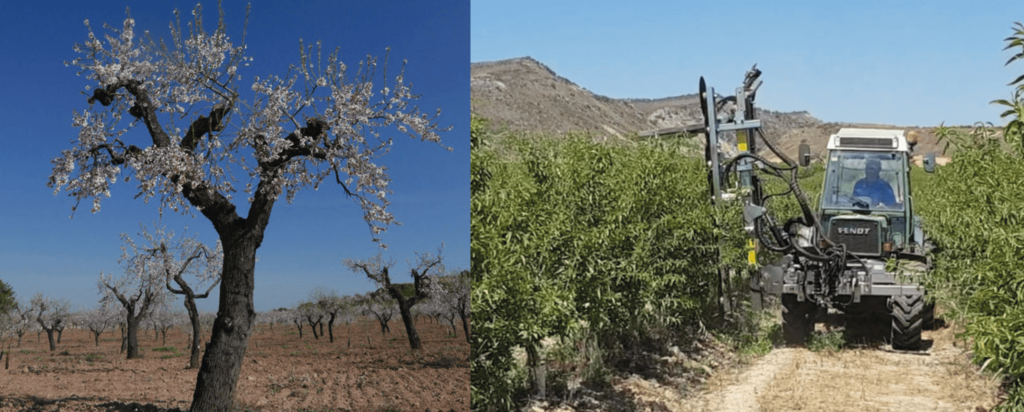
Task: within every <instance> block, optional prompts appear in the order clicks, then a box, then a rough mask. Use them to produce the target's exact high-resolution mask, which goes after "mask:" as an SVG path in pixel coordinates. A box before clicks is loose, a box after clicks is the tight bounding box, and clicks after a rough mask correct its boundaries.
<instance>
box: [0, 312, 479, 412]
mask: <svg viewBox="0 0 1024 412" xmlns="http://www.w3.org/2000/svg"><path fill="white" fill-rule="evenodd" d="M390 326H391V332H390V333H387V334H386V335H384V336H382V335H381V333H380V327H379V324H378V323H377V322H376V321H372V322H371V321H370V320H368V319H363V320H361V321H360V322H357V323H354V324H353V325H352V326H351V328H347V327H346V326H345V325H340V326H339V325H335V330H334V343H333V344H332V343H330V342H329V341H328V339H327V338H326V337H324V338H321V339H319V340H315V339H314V338H313V334H312V333H311V332H310V330H309V327H308V326H306V327H305V328H304V330H303V338H302V340H299V337H298V334H297V330H296V328H295V327H294V326H291V325H284V324H279V325H276V326H274V329H273V332H271V330H270V329H269V328H267V327H266V326H260V327H258V328H257V330H256V331H255V332H254V335H253V338H252V339H250V340H249V349H248V350H247V352H246V355H245V360H244V363H243V366H242V372H241V374H240V376H239V380H238V386H237V388H236V397H235V403H236V405H237V406H239V407H241V408H245V409H255V410H268V411H271V410H272V411H291V410H300V409H316V410H358V411H373V410H403V411H406V410H408V411H412V410H415V411H424V410H429V411H448V410H456V411H468V410H469V362H468V361H467V359H468V358H469V344H468V343H467V342H466V339H465V337H464V336H462V331H461V327H460V328H458V329H459V337H457V338H454V337H449V336H447V335H446V329H444V328H442V327H441V326H439V325H437V324H436V323H430V322H427V321H426V320H421V321H420V322H417V325H416V326H417V331H418V332H419V334H420V338H421V340H422V342H423V346H424V350H423V351H422V353H420V354H414V353H412V351H410V350H409V341H408V339H407V338H406V335H405V331H404V328H403V327H402V325H401V321H400V320H398V319H396V320H394V321H393V322H391V324H390ZM326 331H327V329H326V328H324V332H326ZM447 331H450V328H448V329H447ZM208 333H209V332H207V337H208V336H209V335H208ZM367 339H369V341H367ZM186 340H187V336H186V335H185V334H183V333H182V332H180V331H178V330H173V331H170V332H168V334H167V344H166V345H164V344H163V342H162V340H159V339H158V340H154V339H153V331H152V330H149V331H140V336H139V346H140V347H139V349H140V352H142V353H143V354H144V355H145V358H144V359H135V360H131V361H128V360H126V359H125V358H124V355H122V354H119V350H120V332H116V331H115V332H114V333H113V334H112V333H110V332H107V333H105V334H103V335H102V336H101V338H100V346H99V347H96V346H94V345H95V343H94V340H93V335H92V333H90V332H89V331H87V330H65V331H64V336H63V340H62V343H60V344H58V345H57V350H56V351H55V352H50V351H49V350H48V349H49V347H48V344H47V341H46V336H45V334H44V335H42V339H41V340H40V341H37V340H36V335H35V334H27V335H25V337H24V339H23V341H22V345H21V347H15V348H14V349H13V352H14V353H13V356H11V361H10V369H7V370H4V369H2V368H0V411H15V410H28V409H31V410H40V411H43V410H45V411H51V410H54V411H55V410H96V411H99V410H104V411H106V410H108V407H100V406H98V405H101V404H104V403H107V402H111V401H117V402H124V403H130V402H138V403H140V404H152V405H156V406H159V407H160V408H173V407H178V408H182V409H187V408H188V406H189V404H190V402H191V399H192V391H193V390H194V388H195V382H196V375H197V373H198V372H197V370H195V369H192V370H187V369H185V366H187V364H188V354H187V353H186V352H185V350H186V349H187V345H188V343H187V341H186ZM349 342H351V344H350V343H349ZM164 346H170V347H175V348H176V349H177V353H178V354H180V355H178V356H175V353H174V352H164V351H153V349H154V348H157V347H164ZM5 358H6V355H5ZM5 360H6V359H5ZM56 400H61V401H60V402H54V401H56Z"/></svg>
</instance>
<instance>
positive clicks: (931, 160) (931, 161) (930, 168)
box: [924, 153, 935, 173]
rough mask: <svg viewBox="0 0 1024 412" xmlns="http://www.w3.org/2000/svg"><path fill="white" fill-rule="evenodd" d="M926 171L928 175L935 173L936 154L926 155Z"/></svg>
mask: <svg viewBox="0 0 1024 412" xmlns="http://www.w3.org/2000/svg"><path fill="white" fill-rule="evenodd" d="M924 171H925V172H928V173H935V153H928V154H926V155H924Z"/></svg>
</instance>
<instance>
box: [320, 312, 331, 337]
mask: <svg viewBox="0 0 1024 412" xmlns="http://www.w3.org/2000/svg"><path fill="white" fill-rule="evenodd" d="M320 334H321V335H323V334H324V330H323V329H320ZM327 334H328V335H329V336H330V337H331V343H334V314H333V313H332V314H331V319H330V320H328V321H327Z"/></svg>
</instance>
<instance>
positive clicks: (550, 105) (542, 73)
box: [470, 57, 942, 158]
mask: <svg viewBox="0 0 1024 412" xmlns="http://www.w3.org/2000/svg"><path fill="white" fill-rule="evenodd" d="M470 85H471V95H472V110H473V112H474V113H476V114H477V115H479V116H482V117H485V118H487V119H490V120H491V121H492V123H493V124H494V125H495V126H496V127H505V128H508V129H510V130H525V131H537V132H549V133H555V134H560V133H564V132H567V131H573V130H581V131H589V132H592V133H594V134H595V135H597V136H604V137H613V136H614V137H618V138H623V137H626V136H629V135H632V134H635V133H640V132H643V131H647V130H654V129H664V128H670V127H679V126H685V125H688V124H696V123H702V122H703V119H702V116H701V113H700V104H699V102H698V99H697V94H689V95H682V96H675V97H665V98H659V99H612V98H609V97H605V96H601V95H597V94H594V93H593V92H591V91H589V90H587V89H585V88H583V87H580V86H579V85H577V84H575V83H573V82H572V81H570V80H569V79H566V78H564V77H561V76H559V75H558V74H556V73H555V72H554V71H553V70H551V69H550V68H548V67H547V66H545V65H544V64H543V63H541V62H539V61H537V60H534V59H533V58H530V57H521V58H515V59H509V60H501V61H496V62H483V63H473V64H472V65H471V78H470ZM758 118H759V119H761V122H762V124H763V125H764V132H765V134H766V135H767V136H768V137H769V138H770V139H773V141H774V142H776V144H777V145H778V146H780V148H781V149H782V150H785V151H786V152H787V153H789V154H790V155H791V156H793V157H794V158H795V156H796V148H797V146H798V145H799V144H800V141H801V140H804V139H806V140H807V142H808V144H809V145H810V146H811V149H812V152H813V153H815V154H817V155H820V154H821V153H824V150H825V145H826V143H827V140H828V136H829V135H830V134H833V133H835V132H837V131H838V130H839V129H840V128H841V127H876V128H897V129H903V130H918V131H919V132H920V133H921V136H922V140H923V141H922V144H921V145H919V146H918V148H917V150H916V152H917V153H925V152H939V151H941V149H942V148H941V147H940V146H939V145H938V144H937V141H936V138H935V136H934V133H933V128H920V127H901V126H894V125H868V124H853V123H823V122H821V121H820V120H818V119H816V118H815V117H814V116H812V115H811V114H810V113H809V112H807V111H796V112H776V111H772V110H768V109H765V108H758ZM762 149H763V148H762Z"/></svg>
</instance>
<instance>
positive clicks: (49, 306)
mask: <svg viewBox="0 0 1024 412" xmlns="http://www.w3.org/2000/svg"><path fill="white" fill-rule="evenodd" d="M32 310H33V312H34V313H35V318H36V322H37V323H38V324H39V328H40V329H42V331H45V332H46V338H47V339H48V340H49V341H50V351H51V352H52V351H55V350H57V344H56V342H55V341H54V339H53V332H54V331H56V330H57V329H58V328H61V327H63V325H64V322H67V321H68V317H69V316H70V314H71V303H70V302H68V301H67V300H63V299H50V298H48V297H45V296H43V295H42V294H41V293H37V294H35V296H33V297H32Z"/></svg>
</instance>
